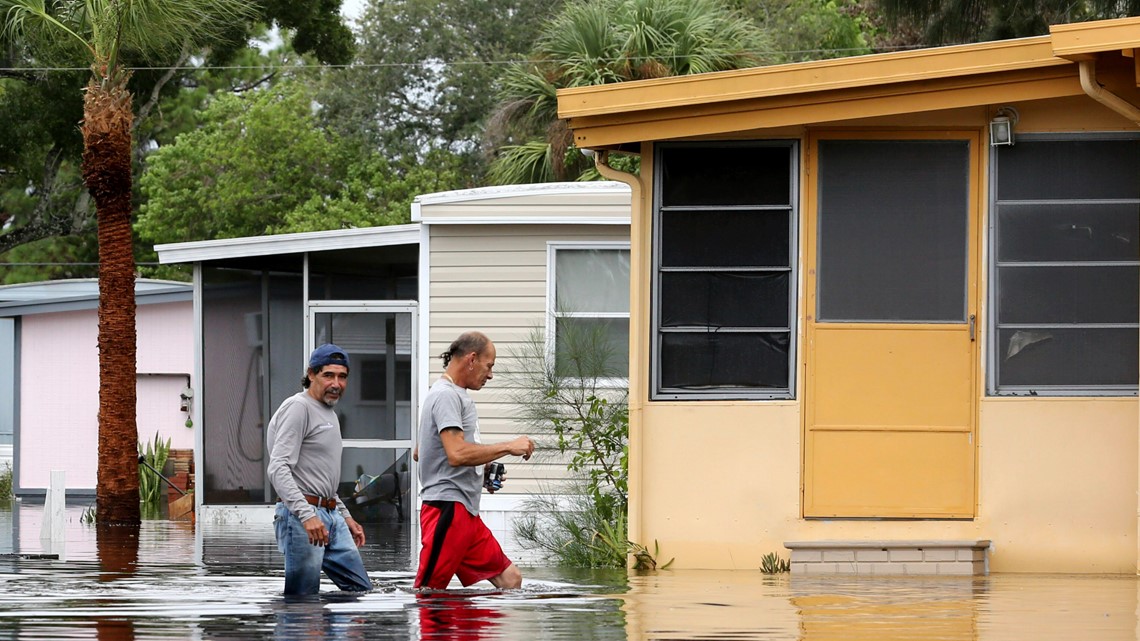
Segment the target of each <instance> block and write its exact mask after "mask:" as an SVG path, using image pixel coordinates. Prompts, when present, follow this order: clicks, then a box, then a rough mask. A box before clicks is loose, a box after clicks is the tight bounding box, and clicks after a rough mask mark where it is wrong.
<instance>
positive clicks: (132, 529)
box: [95, 525, 142, 582]
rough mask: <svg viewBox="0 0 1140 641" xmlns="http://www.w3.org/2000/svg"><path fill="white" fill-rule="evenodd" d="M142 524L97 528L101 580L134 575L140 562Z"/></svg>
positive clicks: (96, 538)
mask: <svg viewBox="0 0 1140 641" xmlns="http://www.w3.org/2000/svg"><path fill="white" fill-rule="evenodd" d="M141 529H142V527H141V526H140V525H99V526H98V527H96V528H95V550H96V554H97V558H98V559H99V567H100V569H101V570H102V572H100V573H99V581H101V582H105V581H114V580H116V579H121V578H124V577H131V576H134V574H135V570H137V569H138V562H139V533H140V530H141Z"/></svg>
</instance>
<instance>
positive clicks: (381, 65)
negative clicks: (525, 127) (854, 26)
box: [0, 45, 929, 73]
mask: <svg viewBox="0 0 1140 641" xmlns="http://www.w3.org/2000/svg"><path fill="white" fill-rule="evenodd" d="M926 48H929V47H928V46H926V45H900V46H894V47H880V48H878V50H879V51H884V50H890V51H907V50H912V49H926ZM863 51H864V50H863V49H799V50H791V51H754V52H750V53H755V54H767V55H772V54H781V55H806V54H837V53H848V54H851V53H861V52H863ZM656 58H657V56H637V57H632V56H631V57H623V58H599V59H598V60H599V61H604V62H618V61H620V60H650V59H656ZM571 62H578V60H551V59H547V58H543V59H527V58H522V59H511V60H452V61H439V60H430V59H427V60H422V61H419V62H369V63H359V62H352V63H348V64H312V65H309V64H305V65H290V66H279V65H268V64H266V65H178V66H141V67H127V70H128V71H250V70H254V71H267V70H275V71H308V70H322V69H361V70H364V69H386V68H397V67H420V66H423V65H425V64H427V65H438V66H441V67H464V66H499V65H516V64H540V63H543V64H546V63H556V64H569V63H571ZM815 62H819V60H815ZM88 71H91V68H90V67H0V72H7V73H14V72H23V73H47V72H61V73H75V72H88Z"/></svg>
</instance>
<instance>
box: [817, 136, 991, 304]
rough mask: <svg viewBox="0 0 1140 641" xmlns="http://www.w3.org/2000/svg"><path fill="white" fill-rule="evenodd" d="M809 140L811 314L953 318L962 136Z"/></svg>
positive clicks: (958, 279)
mask: <svg viewBox="0 0 1140 641" xmlns="http://www.w3.org/2000/svg"><path fill="white" fill-rule="evenodd" d="M819 148H820V161H819V162H820V178H819V184H820V194H819V265H818V268H819V320H820V321H821V322H829V321H847V322H923V323H938V322H963V321H964V320H965V317H966V274H967V248H968V243H967V229H968V223H969V203H968V198H969V184H970V182H969V170H970V165H969V143H968V142H967V141H928V140H824V141H820V144H819Z"/></svg>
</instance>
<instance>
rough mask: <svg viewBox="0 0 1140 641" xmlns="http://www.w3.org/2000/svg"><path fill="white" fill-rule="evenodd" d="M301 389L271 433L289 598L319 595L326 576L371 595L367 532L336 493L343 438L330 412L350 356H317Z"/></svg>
mask: <svg viewBox="0 0 1140 641" xmlns="http://www.w3.org/2000/svg"><path fill="white" fill-rule="evenodd" d="M301 384H302V386H303V387H304V388H305V389H304V391H301V392H297V393H296V394H294V395H293V396H290V397H289V398H287V399H285V402H283V403H281V406H280V407H279V408H277V411H276V412H274V413H273V418H271V419H270V420H269V427H268V430H267V433H266V444H267V446H268V451H269V468H268V470H267V471H268V473H269V480H270V482H271V483H272V484H273V488H274V489H276V490H277V496H279V497H281V498H280V500H279V501H278V503H277V511H276V513H275V514H274V517H273V525H274V530H275V533H276V535H277V547H278V548H279V549H280V550H281V553H282V554H284V555H285V594H316V593H317V592H319V591H320V582H321V570H324V572H325V574H327V575H328V577H329V578H330V579H332V581H333V583H335V584H336V585H337V587H339V588H340V589H342V590H349V591H354V592H360V591H364V590H370V589H372V582H371V581H370V580H369V579H368V574H367V573H366V572H365V571H364V563H363V561H362V560H361V558H360V552H359V550H357V547H359V546H361V545H364V528H362V527H360V524H358V523H357V522H356V521H355V520H354V519H353V518H352V516H350V515H349V512H348V508H346V507H345V506H344V502H342V501H341V500H340V498H339V497H337V495H336V489H337V486H338V485H339V484H340V454H341V440H340V419H338V418H337V415H336V413H335V412H333V409H332V408H333V407H334V406H335V405H336V404H337V401H339V400H340V395H341V394H342V393H343V392H344V388H345V386H346V385H347V384H348V354H347V353H346V352H345V351H344V350H342V349H341V348H339V347H337V346H336V345H332V344H325V345H321V346H320V347H318V348H317V349H315V350H313V354H312V356H310V357H309V367H308V369H307V370H306V372H305V378H304V380H303V381H302V383H301Z"/></svg>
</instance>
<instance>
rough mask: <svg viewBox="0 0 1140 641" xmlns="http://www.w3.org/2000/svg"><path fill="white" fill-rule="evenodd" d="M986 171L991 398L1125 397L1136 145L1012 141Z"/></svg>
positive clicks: (1105, 140)
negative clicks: (990, 176) (990, 197)
mask: <svg viewBox="0 0 1140 641" xmlns="http://www.w3.org/2000/svg"><path fill="white" fill-rule="evenodd" d="M994 165H995V169H996V171H995V172H994V186H993V192H994V203H993V211H994V213H993V218H992V233H991V238H992V243H993V245H992V249H991V253H992V255H993V256H994V257H995V260H994V266H993V274H992V280H991V282H992V283H993V287H992V305H993V308H994V310H995V314H994V325H995V327H994V331H993V332H992V339H991V351H992V354H991V361H992V362H993V367H992V372H993V375H992V376H991V383H990V391H991V393H996V394H1007V395H1018V394H1031V395H1065V394H1095V395H1116V394H1123V395H1132V394H1135V393H1136V389H1137V379H1138V375H1137V365H1138V363H1137V347H1138V341H1137V331H1138V329H1140V323H1138V315H1140V297H1138V295H1137V290H1138V287H1140V260H1138V257H1140V254H1138V249H1137V242H1138V241H1140V179H1138V178H1137V177H1138V176H1140V139H1136V138H1127V139H1122V138H1115V139H1114V138H1109V137H1081V138H1077V137H1067V138H1063V139H1056V138H1053V139H1049V138H1044V137H1031V136H1019V137H1018V140H1017V144H1016V145H1014V146H1011V147H1001V148H999V150H998V151H997V152H996V153H995V156H994Z"/></svg>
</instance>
